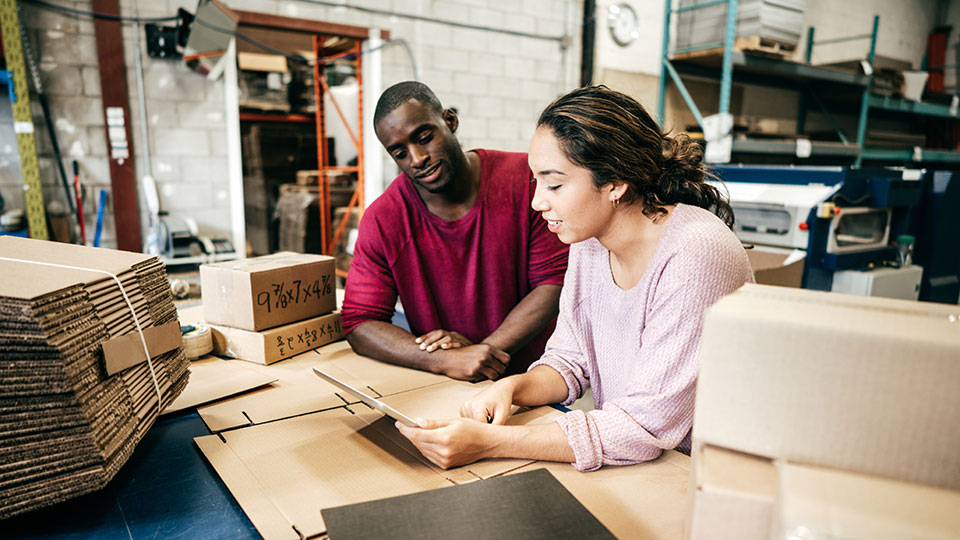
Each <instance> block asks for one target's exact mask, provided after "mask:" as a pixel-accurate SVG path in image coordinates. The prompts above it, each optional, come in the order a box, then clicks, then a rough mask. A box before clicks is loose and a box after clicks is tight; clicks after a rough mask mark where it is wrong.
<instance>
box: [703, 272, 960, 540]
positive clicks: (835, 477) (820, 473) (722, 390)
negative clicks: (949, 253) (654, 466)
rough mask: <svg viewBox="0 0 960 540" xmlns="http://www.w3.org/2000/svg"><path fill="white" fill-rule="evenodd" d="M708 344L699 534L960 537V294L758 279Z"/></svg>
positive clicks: (711, 322) (725, 306)
mask: <svg viewBox="0 0 960 540" xmlns="http://www.w3.org/2000/svg"><path fill="white" fill-rule="evenodd" d="M702 347H703V348H702V353H701V367H700V378H699V381H698V384H697V403H696V413H695V417H694V431H693V439H694V444H693V452H692V457H693V466H692V467H691V487H692V489H691V490H690V494H691V512H690V514H689V523H688V532H689V534H688V536H689V537H690V538H738V539H744V540H747V539H751V538H768V537H777V538H789V537H804V538H806V537H810V538H814V537H816V538H821V537H823V538H826V537H830V538H850V539H856V538H881V537H883V538H888V537H889V538H908V537H909V538H956V532H957V531H960V515H958V514H957V513H956V511H955V510H956V508H958V507H960V453H958V452H957V450H956V449H957V447H958V446H960V430H957V426H958V425H960V393H958V392H957V391H956V385H957V381H960V307H958V306H950V305H944V304H932V303H926V302H911V301H904V300H893V299H886V298H871V297H860V296H851V295H841V294H836V293H825V292H818V291H809V290H802V289H791V288H785V287H769V286H763V285H747V286H744V287H743V288H742V289H740V290H739V291H738V292H736V293H734V294H732V295H730V296H728V297H726V298H724V299H722V300H721V301H719V302H718V303H717V304H715V305H714V306H713V307H711V308H710V309H709V310H708V312H707V315H706V317H705V320H704V333H703V344H702ZM881 532H882V533H883V534H881Z"/></svg>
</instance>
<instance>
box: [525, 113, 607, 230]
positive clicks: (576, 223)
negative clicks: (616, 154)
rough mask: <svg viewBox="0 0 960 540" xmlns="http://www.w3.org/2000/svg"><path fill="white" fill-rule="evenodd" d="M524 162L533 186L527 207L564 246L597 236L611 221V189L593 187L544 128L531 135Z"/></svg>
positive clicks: (587, 175)
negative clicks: (535, 183) (527, 162)
mask: <svg viewBox="0 0 960 540" xmlns="http://www.w3.org/2000/svg"><path fill="white" fill-rule="evenodd" d="M527 159H528V161H529V164H530V170H531V171H533V176H534V178H535V179H536V182H537V189H536V192H535V194H534V196H533V201H532V202H531V203H530V204H531V206H532V207H533V209H534V210H536V211H537V212H540V214H541V216H543V219H545V220H547V226H548V227H549V229H550V232H552V233H555V234H556V235H557V237H558V238H559V239H560V241H561V242H563V243H565V244H573V243H575V242H580V241H583V240H587V239H589V238H593V237H597V236H601V235H602V234H603V232H604V231H605V229H606V227H607V226H608V225H609V223H610V221H611V218H612V217H613V199H614V197H615V196H616V194H615V193H614V192H613V190H614V186H613V185H612V184H608V185H606V186H603V187H602V188H599V189H598V188H597V187H596V186H594V185H593V175H592V174H591V173H590V171H589V170H587V169H584V168H583V167H580V166H578V165H576V164H574V163H573V162H571V161H570V160H569V159H567V157H566V156H565V155H564V154H563V151H562V150H561V149H560V144H559V142H558V141H557V138H556V137H555V136H554V135H553V132H552V131H551V130H550V129H548V128H539V129H537V131H536V133H534V134H533V139H531V140H530V152H529V154H528V156H527Z"/></svg>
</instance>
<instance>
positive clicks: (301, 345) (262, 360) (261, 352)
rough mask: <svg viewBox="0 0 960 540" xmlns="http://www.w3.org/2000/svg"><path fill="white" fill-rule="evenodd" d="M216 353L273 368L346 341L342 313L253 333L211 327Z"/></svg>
mask: <svg viewBox="0 0 960 540" xmlns="http://www.w3.org/2000/svg"><path fill="white" fill-rule="evenodd" d="M210 328H211V329H212V330H213V351H214V352H215V353H216V354H219V355H221V356H229V357H230V358H239V359H241V360H246V361H248V362H256V363H258V364H264V365H270V364H272V363H274V362H279V361H280V360H284V359H286V358H290V357H291V356H295V355H298V354H300V353H303V352H306V351H310V350H313V349H316V348H317V347H320V346H322V345H326V344H327V343H330V342H331V341H337V340H339V339H342V338H343V329H342V328H341V327H340V312H339V311H334V312H333V313H328V314H327V315H321V316H319V317H313V318H311V319H305V320H302V321H297V322H295V323H290V324H285V325H283V326H277V327H276V328H270V329H267V330H263V331H260V332H251V331H249V330H241V329H239V328H231V327H229V326H211V327H210Z"/></svg>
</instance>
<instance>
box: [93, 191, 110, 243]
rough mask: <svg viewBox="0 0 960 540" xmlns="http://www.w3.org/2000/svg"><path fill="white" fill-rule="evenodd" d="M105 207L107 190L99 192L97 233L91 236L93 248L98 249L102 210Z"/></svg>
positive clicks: (101, 226)
mask: <svg viewBox="0 0 960 540" xmlns="http://www.w3.org/2000/svg"><path fill="white" fill-rule="evenodd" d="M106 207H107V190H105V189H101V190H100V201H99V204H98V205H97V231H96V233H94V235H93V247H100V233H101V232H103V210H104V208H106Z"/></svg>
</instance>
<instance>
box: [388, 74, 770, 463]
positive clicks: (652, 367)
mask: <svg viewBox="0 0 960 540" xmlns="http://www.w3.org/2000/svg"><path fill="white" fill-rule="evenodd" d="M701 158H702V152H701V150H700V148H699V146H697V145H696V143H694V142H693V141H691V140H690V139H689V138H688V137H687V136H686V135H683V134H681V135H678V136H676V137H669V136H665V135H664V134H663V133H662V132H661V131H660V128H659V126H658V125H657V123H656V122H654V120H653V119H652V118H651V117H650V115H649V114H647V112H646V111H645V110H644V109H643V107H642V106H641V105H640V104H639V103H637V102H636V101H635V100H634V99H632V98H630V97H629V96H626V95H624V94H621V93H619V92H616V91H613V90H610V89H608V88H606V87H603V86H599V87H588V88H580V89H577V90H574V91H572V92H570V93H569V94H567V95H565V96H562V97H560V98H558V99H557V100H556V101H554V102H553V103H552V104H550V105H549V106H548V107H547V109H546V110H545V111H544V112H543V113H542V114H541V116H540V119H539V121H538V122H537V130H536V133H535V134H534V136H533V139H532V140H531V142H530V152H529V156H528V159H529V163H530V168H531V170H532V171H533V173H534V176H535V178H536V182H537V187H536V194H535V196H534V199H533V203H532V204H533V208H534V209H535V210H537V211H539V212H540V213H541V215H542V216H543V218H544V219H545V220H547V223H548V226H549V228H550V230H551V231H552V232H554V233H555V234H557V235H558V237H559V238H560V240H561V241H563V242H564V243H567V244H571V248H570V261H569V265H568V268H567V273H566V276H565V278H564V285H563V292H562V293H561V297H560V315H559V318H558V321H557V328H556V331H555V332H554V334H553V335H552V336H551V337H550V340H549V341H548V342H547V347H546V350H545V351H544V354H543V356H542V357H541V358H540V360H538V361H537V362H535V363H534V364H533V365H531V366H530V369H529V370H528V371H527V372H526V373H523V374H520V375H515V376H512V377H507V378H504V379H501V380H499V381H497V382H496V383H494V384H493V385H491V386H490V387H489V388H487V389H486V390H484V391H483V392H481V393H480V394H478V395H477V396H476V397H474V398H473V399H471V400H470V401H468V402H466V403H464V404H463V406H462V407H461V408H460V415H461V416H462V417H463V418H461V419H458V420H450V421H430V420H423V421H421V422H420V427H419V428H408V427H406V426H403V425H400V424H399V423H398V424H397V428H398V429H399V430H400V431H401V433H403V435H405V436H406V437H407V438H408V439H410V440H411V441H412V442H413V443H414V444H415V445H416V446H417V448H418V449H419V450H420V451H421V452H422V453H423V455H424V456H426V457H427V458H428V459H430V460H431V461H433V462H434V463H436V464H437V465H439V466H441V467H444V468H448V467H453V466H457V465H464V464H467V463H471V462H473V461H476V460H478V459H482V458H488V457H514V458H530V459H540V460H549V461H565V462H572V463H574V465H575V466H576V467H577V469H579V470H582V471H589V470H594V469H597V468H599V467H600V466H602V465H625V464H631V463H637V462H641V461H646V460H650V459H654V458H656V457H657V456H659V455H660V453H661V452H662V451H663V450H664V449H669V448H679V449H680V450H686V451H689V448H690V429H691V426H692V423H693V404H694V391H695V388H696V379H697V369H698V365H699V364H698V357H699V350H700V337H701V332H702V323H703V313H704V310H705V309H706V308H707V307H708V306H710V305H711V304H712V303H714V302H715V301H717V300H718V299H719V298H720V297H722V296H724V295H726V294H728V293H730V292H733V291H734V290H736V289H737V288H739V287H740V286H741V285H743V284H744V283H746V282H749V281H753V274H752V272H751V270H750V265H749V262H748V260H747V255H746V253H745V252H744V250H743V247H742V246H741V244H740V242H739V241H738V240H737V238H736V236H735V235H734V234H733V232H732V231H731V230H730V227H731V226H732V224H733V213H732V210H731V209H730V206H729V204H728V203H727V202H726V201H725V200H724V198H723V197H722V196H721V194H720V193H719V191H718V190H717V189H716V188H715V187H713V186H711V185H710V184H707V183H706V182H705V181H704V169H703V166H702V165H701V163H700V161H701ZM588 386H589V387H592V388H593V400H594V406H595V410H593V411H590V412H583V411H577V410H575V411H571V412H569V413H567V414H565V415H563V416H562V417H561V418H559V419H558V420H557V421H556V422H553V423H550V424H545V425H530V426H506V425H503V424H504V423H505V422H506V420H507V418H508V416H509V415H510V411H511V405H519V406H537V405H544V404H549V403H563V404H564V405H569V404H570V403H572V402H573V401H574V400H575V399H576V398H578V397H580V396H581V395H582V394H583V392H584V390H585V389H586V388H587V387H588Z"/></svg>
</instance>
